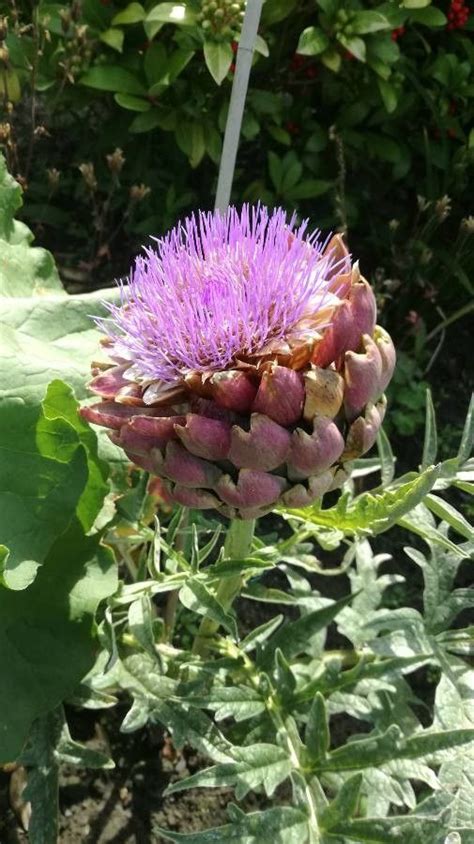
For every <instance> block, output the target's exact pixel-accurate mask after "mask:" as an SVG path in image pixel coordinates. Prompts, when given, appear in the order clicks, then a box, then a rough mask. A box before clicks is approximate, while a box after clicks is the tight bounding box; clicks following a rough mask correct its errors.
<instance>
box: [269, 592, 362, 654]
mask: <svg viewBox="0 0 474 844" xmlns="http://www.w3.org/2000/svg"><path fill="white" fill-rule="evenodd" d="M351 600H352V595H348V596H347V597H346V598H341V600H339V601H335V602H334V603H333V604H330V605H329V606H326V607H323V608H322V609H319V610H314V611H313V612H309V613H307V614H306V615H302V616H301V618H299V619H298V620H297V621H292V622H289V623H288V624H285V625H283V626H282V627H280V628H279V629H278V630H277V631H276V632H275V633H274V634H273V636H272V637H271V638H270V639H268V640H267V642H266V644H265V645H264V647H263V648H262V654H261V657H260V658H259V660H258V662H259V663H261V664H262V665H263V666H267V665H269V664H270V663H271V662H272V660H273V655H274V653H275V651H276V649H277V648H280V649H281V651H282V653H283V654H284V655H285V656H286V657H287V659H291V658H292V657H294V656H296V655H297V654H298V653H301V652H303V651H304V650H305V648H307V647H308V646H309V644H310V642H311V639H312V637H313V636H315V635H316V634H317V633H319V631H320V630H323V629H324V628H325V627H327V626H328V624H330V623H331V621H332V620H333V619H334V618H336V616H337V615H338V614H339V613H340V611H341V610H342V609H343V608H344V607H346V606H347V605H348V604H349V603H350V602H351Z"/></svg>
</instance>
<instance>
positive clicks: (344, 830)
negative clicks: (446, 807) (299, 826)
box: [331, 816, 441, 844]
mask: <svg viewBox="0 0 474 844" xmlns="http://www.w3.org/2000/svg"><path fill="white" fill-rule="evenodd" d="M331 834H332V835H342V836H347V838H348V839H350V840H354V841H359V842H367V844H396V842H403V844H421V842H423V844H441V841H440V838H439V821H438V819H437V818H433V819H432V820H428V819H421V818H420V819H417V818H416V819H415V818H414V817H410V816H405V817H403V816H401V817H396V818H357V819H356V820H353V821H349V822H346V823H340V824H337V825H336V826H334V827H333V828H332V829H331Z"/></svg>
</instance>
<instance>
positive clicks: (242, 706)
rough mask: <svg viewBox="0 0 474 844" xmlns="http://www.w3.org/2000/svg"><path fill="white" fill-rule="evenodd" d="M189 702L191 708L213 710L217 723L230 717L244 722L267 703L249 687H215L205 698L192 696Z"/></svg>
mask: <svg viewBox="0 0 474 844" xmlns="http://www.w3.org/2000/svg"><path fill="white" fill-rule="evenodd" d="M187 702H188V703H189V704H190V706H198V707H200V708H203V709H211V710H212V711H213V712H214V717H215V719H216V721H222V720H224V719H225V718H229V717H231V718H235V720H236V721H244V720H246V719H247V718H253V717H255V715H259V714H260V713H261V712H263V711H264V709H265V703H264V701H263V700H262V698H261V697H260V695H259V694H258V692H256V691H255V690H254V689H251V688H249V687H248V686H213V688H212V689H210V690H209V691H208V692H207V693H206V695H205V696H202V697H201V696H197V697H196V696H194V695H190V696H189V697H188V698H187Z"/></svg>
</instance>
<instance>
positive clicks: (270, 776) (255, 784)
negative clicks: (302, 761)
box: [232, 744, 293, 800]
mask: <svg viewBox="0 0 474 844" xmlns="http://www.w3.org/2000/svg"><path fill="white" fill-rule="evenodd" d="M232 755H233V757H234V759H236V761H237V765H236V789H235V795H236V797H237V799H238V800H242V799H243V798H244V797H245V795H246V794H248V792H249V791H251V790H253V791H255V790H256V789H259V788H260V787H263V789H264V791H265V794H266V795H267V797H271V796H272V794H273V793H274V791H275V789H276V788H277V787H278V786H279V785H280V783H282V782H284V780H286V778H287V777H288V776H289V775H290V772H291V770H292V767H293V763H292V761H291V759H290V757H289V756H288V753H287V752H286V750H284V749H283V748H282V747H277V746H276V745H274V744H253V745H250V746H248V747H247V746H246V747H235V748H234V749H233V751H232Z"/></svg>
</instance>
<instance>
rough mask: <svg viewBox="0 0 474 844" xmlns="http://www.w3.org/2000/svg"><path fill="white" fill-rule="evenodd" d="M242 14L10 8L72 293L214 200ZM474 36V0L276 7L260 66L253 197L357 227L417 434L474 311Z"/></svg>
mask: <svg viewBox="0 0 474 844" xmlns="http://www.w3.org/2000/svg"><path fill="white" fill-rule="evenodd" d="M242 8H243V4H242V2H240V0H239V2H230V0H210V2H207V0H205V2H200V0H189V2H186V3H159V4H158V5H154V4H153V2H146V3H144V4H143V5H142V4H140V3H138V2H131V3H128V4H127V3H125V2H111V0H84V1H83V2H82V3H81V2H79V0H74V2H72V3H45V2H40V3H39V4H38V5H37V6H36V7H35V8H34V11H33V12H32V11H31V7H30V4H29V3H26V2H19V3H17V4H13V6H12V5H11V4H6V3H4V4H3V12H4V14H7V13H9V14H8V20H7V18H5V20H4V22H3V25H2V28H1V29H2V31H1V33H0V34H1V35H2V36H3V40H2V47H1V55H0V61H1V63H2V75H0V89H1V90H2V92H3V106H4V115H3V123H2V125H1V131H0V136H1V140H2V143H3V146H4V150H5V153H6V156H7V162H8V165H9V168H10V170H12V171H13V172H14V173H15V174H17V176H18V177H19V178H20V181H21V182H22V183H23V185H24V187H25V190H26V193H25V204H24V212H23V213H24V217H25V219H26V221H27V222H28V224H29V225H31V226H32V227H33V229H34V230H35V232H36V234H39V235H40V236H41V239H42V242H43V243H45V244H46V245H47V246H48V247H49V248H50V249H52V251H53V252H54V253H55V256H56V258H57V260H58V262H59V266H60V271H61V274H62V276H63V278H64V280H65V281H66V283H67V284H68V286H69V289H70V290H71V292H77V291H78V290H81V291H82V290H83V288H84V287H90V286H101V285H103V284H108V283H110V280H111V278H112V277H115V276H118V275H122V274H124V273H125V272H126V271H127V269H128V266H129V263H130V260H131V257H132V255H133V254H134V253H135V252H136V251H137V250H138V248H139V247H140V245H141V244H142V243H143V242H144V241H145V240H146V239H147V237H148V236H149V235H150V234H159V233H160V232H163V231H165V230H166V229H167V228H168V227H169V226H170V225H172V224H173V223H174V221H175V220H176V218H177V217H179V216H180V215H182V214H184V213H186V212H188V211H189V210H191V209H193V208H196V207H198V206H199V207H203V208H209V207H211V206H212V202H213V197H214V193H215V183H216V177H217V165H218V162H219V157H220V151H221V142H222V134H223V129H224V125H225V119H226V112H227V107H228V101H229V94H230V85H231V83H232V78H233V72H234V53H235V51H236V47H237V40H238V37H239V30H240V24H241V17H242ZM472 28H473V23H472V18H470V17H469V9H468V6H467V5H466V4H465V2H464V0H452V2H451V4H450V5H448V4H447V3H442V2H440V3H439V5H437V6H435V5H426V2H425V0H406V2H405V3H402V5H401V6H399V5H398V3H395V2H390V0H389V2H385V3H381V4H377V3H372V2H364V3H361V2H357V0H350V2H342V0H341V2H339V0H319V2H318V3H314V2H296V0H266V2H265V4H264V11H263V17H262V23H261V28H260V35H259V41H258V44H257V52H256V54H255V60H254V67H253V71H252V76H251V87H250V91H249V96H248V104H247V109H246V115H245V119H244V125H243V137H242V142H241V147H240V152H239V160H238V169H237V172H236V178H235V181H234V191H233V200H234V201H235V202H236V203H240V202H242V201H244V200H249V201H256V200H258V199H261V200H262V201H263V202H265V203H267V204H269V205H272V204H281V205H284V206H286V207H288V208H290V209H293V208H296V209H297V211H298V213H299V214H300V215H301V216H309V217H310V219H311V222H312V223H313V224H314V225H315V226H318V227H320V228H322V229H324V230H330V229H336V228H338V229H341V230H344V231H346V232H347V236H348V240H349V245H350V248H351V250H352V251H353V253H354V254H356V255H358V256H359V257H360V259H361V263H362V266H363V268H364V272H365V273H366V274H367V275H370V276H371V280H372V281H373V282H375V283H376V287H377V290H378V296H379V306H380V308H381V309H382V310H384V312H385V313H384V319H385V322H386V323H388V324H389V327H390V329H391V331H392V332H393V333H394V334H395V336H396V337H397V340H398V346H399V348H400V350H401V354H400V365H399V368H398V372H397V378H396V381H395V383H394V387H393V390H392V392H394V394H395V396H396V402H397V407H396V409H395V412H394V414H393V416H392V420H393V424H394V425H395V427H396V429H397V430H398V431H399V432H400V433H402V434H411V433H413V431H414V430H415V429H416V428H417V426H418V424H419V423H420V422H421V419H422V416H423V410H422V408H423V406H424V399H425V375H426V372H427V370H429V369H430V367H431V365H432V363H433V360H434V356H436V354H437V353H438V352H439V350H440V348H441V346H440V345H439V342H438V341H440V340H441V343H442V342H443V340H444V332H443V331H442V330H441V328H442V325H443V323H444V321H445V320H446V321H448V322H449V321H450V320H453V321H455V320H456V318H457V316H458V313H459V312H460V313H461V314H464V313H465V312H466V311H469V309H470V308H471V307H472V293H473V286H472V282H471V281H470V280H469V279H470V275H471V271H472V266H473V255H474V249H473V244H474V238H473V230H474V219H473V217H472V216H471V215H470V212H471V206H470V190H469V170H471V173H472V163H473V159H474V130H472V129H470V127H471V126H472V118H473V92H474V81H473V67H474V44H473V42H472V39H471V37H470V31H471V30H472ZM216 83H217V84H216ZM45 173H46V174H47V178H45ZM71 208H73V213H71Z"/></svg>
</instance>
